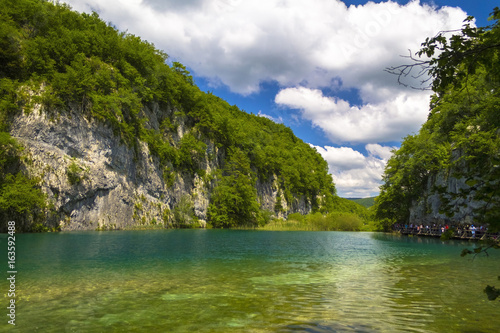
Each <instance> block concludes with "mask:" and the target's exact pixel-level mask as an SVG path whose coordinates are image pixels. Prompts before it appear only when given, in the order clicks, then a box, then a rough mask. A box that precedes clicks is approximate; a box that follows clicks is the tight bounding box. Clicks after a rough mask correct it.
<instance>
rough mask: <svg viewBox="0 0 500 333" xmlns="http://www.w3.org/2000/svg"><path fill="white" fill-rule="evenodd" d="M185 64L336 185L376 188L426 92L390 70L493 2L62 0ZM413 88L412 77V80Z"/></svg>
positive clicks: (356, 192)
mask: <svg viewBox="0 0 500 333" xmlns="http://www.w3.org/2000/svg"><path fill="white" fill-rule="evenodd" d="M64 2H66V3H68V4H70V5H71V6H72V7H73V8H74V9H76V10H78V11H80V12H82V11H85V12H90V11H92V10H94V11H96V12H98V13H99V15H100V16H101V18H102V19H104V20H105V21H107V22H111V23H112V24H113V25H114V26H116V27H117V28H118V29H120V30H122V31H124V30H127V31H128V32H129V33H132V34H135V35H138V36H140V37H141V38H143V39H146V40H148V41H149V42H151V43H153V44H155V46H156V47H157V48H159V49H162V50H164V51H165V52H166V53H167V54H169V56H170V61H179V62H181V63H183V64H184V65H186V66H187V67H188V69H189V70H190V71H191V73H192V74H193V76H194V79H195V82H196V84H197V85H198V86H199V87H200V88H201V89H202V90H204V91H211V92H212V93H214V94H215V95H217V96H220V97H221V98H223V99H225V100H227V101H228V102H229V103H230V104H235V105H237V106H238V107H239V108H240V109H242V110H245V111H246V112H249V113H253V114H259V115H261V116H262V117H268V118H270V119H273V120H274V121H276V122H280V123H283V124H285V125H286V126H289V127H290V128H291V129H292V130H293V131H294V133H295V134H296V135H297V136H298V137H299V138H301V139H302V140H304V141H305V142H307V143H309V144H311V145H312V146H314V147H315V148H316V149H317V150H318V152H320V153H321V154H322V155H323V157H324V158H325V160H326V161H327V162H328V164H329V167H330V172H331V174H332V175H333V177H334V180H335V183H336V187H337V191H338V194H339V195H340V196H344V197H367V196H374V195H377V194H378V187H379V185H380V183H381V174H382V172H383V169H384V166H385V164H386V162H387V160H388V158H389V157H390V156H391V150H392V149H393V148H397V147H399V145H400V142H401V139H402V138H404V137H405V136H406V135H408V134H412V133H415V132H417V131H418V129H419V128H420V126H421V124H422V123H423V122H424V121H425V120H426V117H427V114H428V111H429V110H428V104H429V96H430V93H429V92H428V91H420V90H415V89H409V88H405V87H403V86H400V85H398V83H397V81H396V77H394V76H393V75H390V74H388V73H386V72H385V71H384V69H385V68H386V67H389V66H394V65H399V64H402V63H404V62H405V59H404V58H402V57H401V56H402V55H408V53H409V50H411V52H412V53H415V52H416V51H417V50H418V49H419V47H420V44H421V43H422V42H423V41H424V40H425V38H426V37H429V36H434V35H435V34H437V33H438V32H439V31H443V30H455V29H459V28H461V26H462V24H463V20H464V19H465V18H466V17H467V16H468V15H472V16H474V17H476V24H477V25H478V26H485V25H487V23H488V22H487V20H486V19H487V17H488V16H489V14H490V12H491V11H492V10H493V8H494V7H495V6H497V5H498V4H496V3H495V2H496V1H489V0H479V1H478V0H474V1H471V0H464V1H447V0H435V1H424V0H422V1H370V2H368V1H340V0H310V1H304V0H142V1H141V0H107V1H99V0H66V1H64ZM407 83H409V84H412V85H418V82H417V81H416V80H413V81H412V79H411V78H410V79H409V81H408V82H407Z"/></svg>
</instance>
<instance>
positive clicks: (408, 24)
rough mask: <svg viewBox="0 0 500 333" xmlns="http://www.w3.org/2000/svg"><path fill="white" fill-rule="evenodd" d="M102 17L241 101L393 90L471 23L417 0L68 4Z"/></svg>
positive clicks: (72, 0)
mask: <svg viewBox="0 0 500 333" xmlns="http://www.w3.org/2000/svg"><path fill="white" fill-rule="evenodd" d="M65 2H67V3H69V4H71V5H72V6H73V7H74V8H75V9H77V10H80V11H90V10H91V9H95V10H98V11H99V13H100V15H101V17H102V18H103V19H105V20H107V21H111V22H113V24H115V25H116V26H117V27H118V28H120V29H122V30H125V29H128V31H130V32H131V33H134V34H137V35H140V36H141V37H143V38H145V39H147V40H149V41H151V42H153V43H155V45H156V46H157V47H159V48H161V49H163V50H165V51H166V52H167V53H168V54H170V55H171V56H172V57H173V58H175V59H176V60H179V61H181V62H183V63H184V64H185V65H187V66H188V67H190V68H192V69H193V70H194V71H195V73H196V74H197V75H199V76H204V77H207V78H209V79H211V80H212V81H213V82H214V83H223V84H226V85H227V86H229V88H230V89H231V90H233V91H235V92H239V93H242V94H248V93H253V92H256V91H258V90H259V84H260V83H261V82H263V81H265V80H275V81H277V82H279V83H280V84H281V85H283V86H296V85H298V84H302V85H305V86H307V87H309V88H318V87H322V86H329V85H330V84H331V81H332V80H333V79H335V78H338V77H340V78H341V79H342V82H343V86H344V87H355V88H360V89H361V94H362V97H363V99H364V100H366V101H370V100H369V98H375V99H377V98H381V97H382V96H378V92H377V94H376V95H373V96H372V95H370V87H371V86H376V87H381V86H383V87H388V86H394V78H392V77H391V76H390V75H387V74H384V73H383V72H382V70H383V69H384V68H385V67H387V66H391V65H394V64H396V63H398V62H399V61H400V58H399V56H400V55H401V54H407V50H408V49H412V50H414V51H416V50H417V49H418V48H419V47H420V43H421V42H422V41H423V40H425V38H426V37H427V36H433V35H434V34H435V33H436V32H438V31H439V30H445V29H446V30H447V29H450V28H457V27H461V25H462V21H463V19H464V18H465V17H466V14H465V13H464V12H463V11H462V10H460V9H457V8H450V7H444V8H441V9H439V10H437V9H435V8H433V7H430V6H428V5H424V4H420V3H419V2H418V1H410V2H409V3H408V4H406V5H404V6H401V5H398V4H397V3H396V2H385V3H373V2H368V3H366V4H365V5H362V6H361V5H360V6H350V7H347V6H346V5H345V4H344V3H343V2H341V1H335V0H315V1H303V0H252V1H243V0H188V1H180V0H145V1H140V0H107V1H100V0H66V1H65Z"/></svg>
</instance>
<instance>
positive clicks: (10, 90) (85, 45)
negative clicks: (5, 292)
mask: <svg viewBox="0 0 500 333" xmlns="http://www.w3.org/2000/svg"><path fill="white" fill-rule="evenodd" d="M0 18H1V19H0V147H1V149H0V216H2V217H3V219H5V220H7V219H14V218H19V219H23V218H26V217H29V218H30V219H31V220H33V221H39V222H40V224H41V225H43V218H44V216H46V214H47V211H50V209H51V202H50V200H49V199H48V198H47V197H46V195H45V194H44V193H43V192H42V191H41V190H40V187H39V185H38V184H39V182H40V179H36V178H30V176H29V175H28V174H26V172H25V168H23V163H26V162H29V161H26V157H25V156H24V155H23V147H22V145H20V144H19V143H18V142H17V141H16V140H15V139H14V138H12V137H11V136H10V134H9V128H10V125H11V122H12V119H13V118H14V117H15V116H17V115H19V114H20V113H22V112H24V113H25V114H29V113H30V112H34V111H33V110H34V106H35V105H41V111H42V112H43V113H45V114H47V115H48V116H50V117H51V119H54V121H57V118H58V115H60V114H63V113H65V112H69V111H68V110H70V109H72V110H78V112H79V113H80V114H81V115H82V116H83V117H86V118H92V119H95V120H98V121H100V122H103V123H105V124H107V125H109V126H111V127H112V128H113V131H114V133H115V135H117V136H119V137H120V138H121V141H122V143H123V144H125V145H128V146H129V147H133V148H134V149H135V150H136V151H137V150H138V149H140V148H139V146H140V145H139V142H145V143H147V146H148V148H149V151H150V152H151V154H153V155H154V157H155V158H156V159H157V160H158V161H159V163H160V165H161V166H162V168H163V170H164V171H163V178H164V180H165V184H167V185H168V184H171V183H172V182H173V180H174V178H173V177H174V176H173V175H174V173H189V174H193V175H198V176H199V177H202V178H204V179H205V180H207V182H209V183H211V184H212V192H211V196H210V205H209V208H208V223H209V225H210V226H212V227H235V226H241V225H253V226H258V225H263V224H265V223H267V222H269V216H270V215H272V214H274V213H277V212H284V207H285V206H287V207H289V209H290V207H292V205H293V202H294V198H296V197H300V196H303V197H305V198H306V200H307V201H308V202H309V203H310V207H311V211H312V212H318V213H321V214H323V215H326V214H328V213H332V212H334V211H336V210H339V209H340V210H344V211H346V212H350V213H353V211H354V210H356V209H360V208H359V207H354V208H353V207H352V205H351V204H350V203H346V202H344V199H341V198H338V197H337V196H336V192H335V185H334V183H333V180H332V177H331V175H329V173H328V165H327V163H326V161H325V160H323V158H322V157H321V155H320V154H319V153H318V152H317V151H316V150H315V149H313V148H311V147H310V146H309V145H308V144H307V143H305V142H303V141H302V140H300V139H299V138H297V137H296V136H295V135H294V134H293V132H292V131H291V129H290V128H288V127H286V126H284V125H282V124H277V123H274V122H273V121H271V120H269V119H266V118H264V117H260V116H257V115H253V114H248V113H246V112H244V111H242V110H240V109H239V108H238V107H237V106H235V105H229V104H228V103H227V102H225V101H224V100H222V99H220V98H219V97H217V96H214V95H213V94H211V93H209V92H203V91H201V90H200V89H199V88H198V87H197V86H196V85H195V82H194V80H193V78H192V76H191V75H190V73H189V71H188V70H187V69H186V67H185V66H184V65H182V64H181V63H178V62H172V63H170V62H169V57H168V55H167V54H166V53H165V52H163V51H160V50H158V49H157V48H155V46H154V45H153V44H152V43H150V42H147V41H144V40H142V39H141V38H140V37H138V36H135V35H133V34H130V33H127V32H120V31H118V30H117V29H116V28H115V27H113V26H111V25H109V24H107V23H105V22H104V21H102V20H101V19H100V18H99V16H98V14H96V13H93V14H85V13H81V14H80V13H77V12H75V11H73V10H71V8H70V7H69V6H68V5H65V4H61V3H53V2H52V1H41V0H0ZM155 107H157V108H159V109H161V110H172V109H173V110H175V112H173V113H168V112H164V113H163V114H161V117H160V119H159V122H160V123H161V126H160V127H159V128H154V127H153V126H151V125H150V122H149V119H148V113H147V112H146V111H147V110H151V109H154V108H155ZM180 122H182V123H183V124H186V125H187V126H188V127H189V128H190V131H189V133H188V134H186V135H184V136H183V137H182V139H181V140H180V141H179V142H176V141H175V140H173V138H172V133H173V132H175V131H176V130H177V127H178V126H179V124H180ZM209 141H210V142H214V143H215V144H216V146H217V147H218V148H219V149H222V150H223V151H224V152H225V160H224V165H223V167H222V168H221V169H219V170H217V172H215V173H214V174H210V175H207V174H205V173H204V170H202V169H201V167H200V162H201V159H202V157H204V156H205V154H207V144H206V143H207V142H209ZM67 176H68V181H69V182H70V183H71V184H78V183H79V182H80V181H81V178H80V176H79V169H78V166H77V165H76V164H72V165H70V167H69V168H68V171H67ZM274 176H276V177H277V179H278V182H279V183H280V188H282V189H284V190H283V193H280V198H281V194H282V196H283V197H284V198H285V201H286V202H287V204H288V205H285V204H284V202H280V201H278V202H277V203H276V207H275V209H274V212H263V211H262V210H261V209H260V207H259V204H258V200H257V199H258V198H257V193H256V190H255V186H256V182H257V181H258V180H259V181H266V180H268V179H269V178H270V177H274ZM208 178H209V179H208ZM340 201H342V202H343V204H340V205H339V204H338V203H339V202H340ZM292 208H293V207H292ZM361 208H363V207H361ZM285 213H286V212H285ZM362 214H365V212H363V213H362ZM365 220H366V219H365V217H363V221H365ZM42 229H43V228H42ZM33 230H35V229H33Z"/></svg>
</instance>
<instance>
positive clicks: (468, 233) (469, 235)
mask: <svg viewBox="0 0 500 333" xmlns="http://www.w3.org/2000/svg"><path fill="white" fill-rule="evenodd" d="M394 231H396V232H399V233H400V234H402V235H413V236H423V237H441V235H442V234H443V230H442V228H441V227H429V228H427V227H423V228H420V227H395V228H394ZM445 232H447V230H446V229H445ZM451 238H452V239H466V240H488V239H494V240H496V239H498V238H499V233H497V232H494V233H493V232H488V231H487V230H485V229H479V228H476V230H470V229H460V228H459V229H455V230H454V231H453V234H452V235H451Z"/></svg>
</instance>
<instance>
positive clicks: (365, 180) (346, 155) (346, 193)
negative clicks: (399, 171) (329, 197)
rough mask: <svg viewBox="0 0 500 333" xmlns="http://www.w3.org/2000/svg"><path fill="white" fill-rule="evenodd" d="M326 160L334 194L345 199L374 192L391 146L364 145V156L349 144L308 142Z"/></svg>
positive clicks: (370, 194) (379, 181) (388, 156)
mask: <svg viewBox="0 0 500 333" xmlns="http://www.w3.org/2000/svg"><path fill="white" fill-rule="evenodd" d="M311 146H312V147H314V148H316V150H317V151H318V152H319V153H320V154H321V156H323V158H324V159H325V160H326V161H327V162H328V166H329V170H330V173H331V174H332V176H333V179H334V181H335V186H336V188H337V193H338V194H339V196H341V197H346V198H364V197H369V196H375V195H378V192H379V186H380V185H381V180H382V174H383V172H384V168H385V165H386V163H387V160H388V159H389V158H390V157H391V155H392V153H391V150H392V149H394V147H387V146H381V145H379V144H368V145H366V146H365V149H366V151H367V152H368V156H365V155H363V154H361V153H360V152H359V151H356V150H354V149H352V148H350V147H340V148H335V147H329V146H325V147H319V146H314V145H311Z"/></svg>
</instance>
